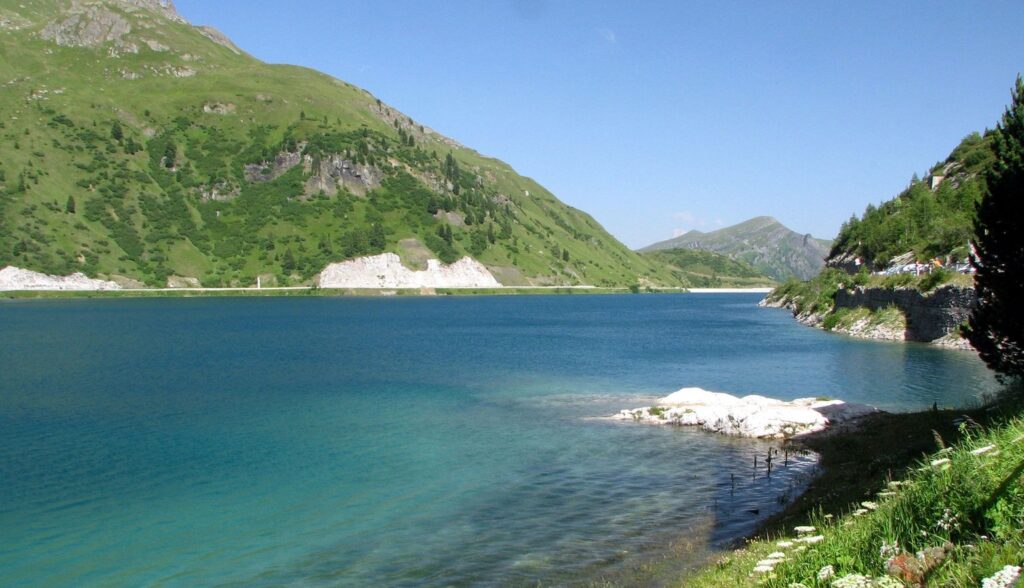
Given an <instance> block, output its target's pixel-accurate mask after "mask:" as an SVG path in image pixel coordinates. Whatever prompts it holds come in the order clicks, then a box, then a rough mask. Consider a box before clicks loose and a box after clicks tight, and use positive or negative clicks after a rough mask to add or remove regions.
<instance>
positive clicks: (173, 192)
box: [0, 0, 686, 287]
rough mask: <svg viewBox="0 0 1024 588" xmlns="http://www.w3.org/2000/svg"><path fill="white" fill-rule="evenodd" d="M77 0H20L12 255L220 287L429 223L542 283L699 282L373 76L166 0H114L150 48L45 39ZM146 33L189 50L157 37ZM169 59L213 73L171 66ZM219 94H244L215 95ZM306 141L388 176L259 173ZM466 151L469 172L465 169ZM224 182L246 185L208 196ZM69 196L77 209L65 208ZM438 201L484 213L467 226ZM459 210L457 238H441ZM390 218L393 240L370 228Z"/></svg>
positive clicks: (153, 281) (15, 44)
mask: <svg viewBox="0 0 1024 588" xmlns="http://www.w3.org/2000/svg"><path fill="white" fill-rule="evenodd" d="M67 9H68V7H67V3H62V2H61V3H59V2H54V1H49V0H42V1H39V2H33V3H17V2H14V1H13V0H0V12H2V13H3V14H4V15H5V16H7V17H13V16H16V17H18V18H19V19H25V20H26V21H27V22H28V23H29V26H27V27H26V28H23V29H21V30H16V31H4V32H3V34H2V35H0V55H3V59H0V79H2V80H4V81H5V82H8V81H10V83H8V84H7V85H6V86H5V88H4V92H3V93H0V122H2V126H0V174H2V178H3V179H0V267H2V266H4V265H8V264H10V265H16V266H19V267H24V268H26V269H32V270H36V271H43V272H46V273H52V274H60V275H65V274H68V273H71V272H73V271H82V272H84V273H86V274H88V275H90V276H96V277H108V276H112V275H124V276H127V277H131V278H134V279H137V280H140V281H142V282H145V283H146V284H147V285H150V286H162V285H164V283H165V282H166V277H167V276H168V275H178V276H184V277H193V278H197V279H199V280H200V281H201V282H202V283H203V285H206V286H240V285H249V284H251V283H252V282H253V281H254V280H255V277H256V276H257V275H261V276H273V277H274V281H275V282H276V283H277V284H280V285H296V284H302V283H305V282H307V281H308V280H309V278H310V277H311V276H312V275H314V274H315V273H316V272H318V271H320V270H321V269H322V268H323V266H325V265H326V264H327V263H330V262H334V261H341V260H343V259H346V258H351V257H355V256H359V255H366V254H372V253H379V252H382V251H396V250H399V249H400V247H399V242H400V241H401V240H403V239H416V240H417V241H418V242H419V243H421V244H423V245H426V246H428V247H430V248H431V249H433V251H432V253H433V254H434V256H435V257H440V258H445V257H448V258H455V257H461V256H462V255H466V254H470V255H472V256H473V257H474V258H476V259H478V260H479V261H481V262H482V263H484V264H486V265H489V266H492V267H496V268H515V269H516V270H517V272H518V275H520V276H522V280H521V281H522V282H525V283H527V284H531V285H578V284H591V285H596V286H608V287H622V286H626V285H628V284H641V285H643V286H681V285H686V284H684V283H682V282H680V280H679V278H678V276H677V275H675V274H674V273H673V271H672V270H671V269H670V268H668V267H667V266H666V265H665V264H663V263H660V262H657V261H654V260H650V259H647V258H644V257H642V256H640V255H639V254H637V253H635V252H633V251H630V250H629V249H628V248H627V247H625V246H624V245H622V244H621V243H619V242H618V241H617V240H616V239H615V238H614V237H612V236H611V235H609V234H608V233H607V232H606V231H605V230H604V229H603V228H602V227H601V226H600V224H598V223H597V222H596V221H595V220H594V219H593V218H592V217H590V216H589V215H588V214H586V213H584V212H582V211H580V210H577V209H574V208H572V207H569V206H566V205H565V204H564V203H562V202H560V201H559V200H558V199H557V198H555V196H554V195H552V194H551V193H550V192H548V191H547V190H545V189H544V188H543V187H542V186H540V185H538V184H537V183H536V182H534V181H532V180H530V179H529V178H525V177H523V176H520V175H518V174H517V173H516V172H515V171H514V170H513V169H512V168H511V167H509V166H508V165H507V164H505V163H503V162H501V161H499V160H496V159H492V158H487V157H483V156H481V155H480V154H479V153H476V152H475V151H473V150H472V149H469V148H465V147H461V146H458V145H456V144H454V143H453V142H450V141H449V140H448V139H446V138H444V137H441V136H439V135H436V134H433V133H429V132H427V130H425V129H421V125H420V123H419V122H418V121H409V120H408V118H407V117H405V116H404V115H401V114H400V113H397V112H394V111H393V110H391V109H389V108H388V107H387V105H384V104H381V103H379V102H378V101H377V99H376V98H375V97H373V96H372V95H371V94H370V93H368V92H366V91H364V90H361V89H359V88H355V87H353V86H351V85H349V84H346V83H344V82H341V81H339V80H335V79H332V78H330V77H328V76H326V75H323V74H320V73H317V72H314V71H312V70H309V69H306V68H301V67H294V66H285V65H269V64H265V63H261V62H259V61H257V60H255V59H253V58H252V57H250V56H248V55H244V54H243V55H238V54H235V53H233V52H231V51H230V50H229V49H227V48H225V47H222V46H220V45H218V44H216V43H213V42H212V41H210V40H209V39H207V38H206V37H204V36H203V35H201V34H200V33H199V32H198V31H197V30H196V29H195V28H193V27H191V26H188V25H185V24H178V23H171V22H168V21H166V20H163V19H160V18H159V17H156V16H154V15H151V14H149V13H148V11H147V10H138V11H135V12H133V13H127V12H123V11H121V10H120V9H118V8H116V7H115V8H113V10H115V11H121V12H122V16H123V17H124V18H126V19H127V20H128V21H129V22H131V23H132V24H133V26H132V32H131V33H130V34H129V35H128V36H127V37H126V39H125V40H126V41H127V42H130V43H134V44H136V45H138V46H139V47H140V49H139V51H138V53H136V54H132V53H126V54H124V55H121V56H120V57H117V58H111V57H109V52H110V50H111V49H112V45H111V44H110V43H108V44H105V45H102V46H99V47H95V48H69V47H58V46H57V45H55V44H53V43H51V42H49V41H46V40H43V39H42V38H40V37H39V34H38V33H39V31H40V30H41V29H42V28H43V27H45V26H46V25H47V24H48V23H50V22H52V21H55V20H59V19H62V18H63V17H62V16H61V13H62V12H63V11H66V10H67ZM16 20H17V19H16ZM143 20H145V21H148V22H147V23H143V22H142V21H143ZM144 25H145V26H144ZM146 40H156V41H159V42H160V43H161V44H163V45H165V46H168V47H170V48H171V50H170V51H166V52H154V51H150V50H149V49H148V47H146V45H145V41H146ZM185 55H189V56H191V57H190V58H189V59H188V60H186V59H185V57H184V56H185ZM167 67H172V68H185V67H187V68H190V69H192V70H194V71H195V72H196V74H195V75H194V76H191V77H185V78H177V77H174V76H171V75H168V74H166V73H157V72H163V71H165V69H166V68H167ZM123 72H131V73H134V74H139V75H141V77H140V78H138V79H126V78H125V77H124V76H123ZM215 102H216V103H221V104H228V103H230V104H232V105H234V107H235V110H234V112H233V113H231V114H229V115H221V114H216V113H209V112H205V111H204V106H205V105H208V104H211V103H215ZM382 111H384V113H383V114H382ZM115 122H116V123H117V124H118V125H120V128H121V129H122V134H123V136H122V137H120V138H117V137H115V136H114V135H115V133H113V127H114V123H115ZM396 123H397V124H396ZM410 134H411V135H412V136H413V137H414V145H413V146H411V147H410V146H409V145H408V144H407V142H405V140H403V137H406V138H407V137H408V136H409V135H410ZM303 142H308V144H307V146H306V151H305V155H306V156H308V157H309V158H310V160H309V161H308V163H310V165H312V164H313V162H315V161H319V160H321V159H323V158H325V157H330V156H340V157H342V158H344V159H346V161H350V162H352V163H358V164H360V165H364V164H365V165H369V166H370V167H372V168H373V169H374V170H375V172H376V173H377V174H378V176H379V180H380V184H381V185H380V186H379V187H377V188H375V189H373V190H371V191H369V192H367V193H364V192H366V191H365V190H361V189H356V187H353V189H352V190H351V191H346V190H338V191H337V192H333V191H328V192H327V193H325V194H323V195H320V194H318V193H315V192H314V191H312V190H310V189H308V188H307V186H306V182H307V181H308V180H309V179H310V178H311V177H312V176H313V175H314V173H313V170H312V169H310V170H306V169H305V168H304V166H303V165H300V166H297V167H296V168H293V169H292V171H290V172H288V173H286V174H284V175H283V176H281V177H278V178H276V179H274V180H272V181H270V182H260V181H249V180H247V179H246V177H245V174H244V169H245V166H246V165H247V164H261V163H262V162H264V161H271V160H273V158H274V156H275V155H277V154H278V153H280V152H282V151H289V150H292V151H294V150H296V149H297V145H299V144H302V143H303ZM169 143H170V144H173V145H174V146H175V149H174V160H173V165H174V168H173V169H171V170H169V169H168V167H167V163H168V161H169V160H167V159H165V155H166V153H167V145H168V144H169ZM449 154H451V155H452V157H453V158H454V161H455V162H456V164H457V168H458V169H457V171H456V172H455V174H454V175H452V177H451V178H448V177H447V176H446V175H445V174H446V172H445V169H446V168H445V159H446V157H447V156H448V155H449ZM449 180H450V182H451V185H450V187H449V184H448V181H449ZM212 186H221V187H222V188H223V189H224V190H223V191H226V192H230V193H233V194H237V196H236V197H235V198H234V199H233V200H231V201H208V200H206V199H204V198H203V193H204V190H208V189H209V188H210V187H212ZM69 196H71V197H73V198H74V200H75V203H76V211H75V212H74V213H73V214H72V213H68V212H65V210H64V207H65V203H66V201H67V199H68V197H69ZM434 207H439V208H441V209H444V210H448V211H451V212H455V213H458V214H459V215H461V216H462V217H463V218H465V217H468V216H470V215H471V216H472V217H474V218H475V219H476V221H477V222H476V223H475V224H473V225H469V226H457V225H449V224H448V222H447V221H445V220H439V219H436V218H434V216H433V215H432V214H431V213H430V211H431V210H433V209H434ZM444 226H448V228H450V229H451V232H452V239H451V241H452V242H451V244H450V245H447V246H439V245H438V239H437V231H438V229H439V228H441V227H444ZM378 229H382V232H383V235H380V237H381V238H380V239H368V238H367V237H368V236H369V235H370V234H371V233H372V232H373V231H374V230H378ZM489 232H490V234H491V235H490V236H493V238H488V236H489V235H488V233H489Z"/></svg>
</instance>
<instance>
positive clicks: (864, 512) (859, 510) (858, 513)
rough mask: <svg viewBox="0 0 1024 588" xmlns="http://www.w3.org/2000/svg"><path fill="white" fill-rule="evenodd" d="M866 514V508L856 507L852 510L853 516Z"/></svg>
mask: <svg viewBox="0 0 1024 588" xmlns="http://www.w3.org/2000/svg"><path fill="white" fill-rule="evenodd" d="M866 514H868V509H866V508H858V509H857V510H855V511H853V516H855V517H859V516H863V515H866Z"/></svg>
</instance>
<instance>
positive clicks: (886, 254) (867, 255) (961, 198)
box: [829, 133, 994, 269]
mask: <svg viewBox="0 0 1024 588" xmlns="http://www.w3.org/2000/svg"><path fill="white" fill-rule="evenodd" d="M990 143H991V140H990V137H989V136H988V135H985V136H982V135H979V134H978V133H972V134H971V135H968V136H967V137H966V138H965V139H964V140H963V141H961V143H960V145H958V146H957V148H956V149H954V150H953V152H952V153H950V155H949V157H947V158H946V160H945V161H941V162H939V163H937V164H935V165H934V166H933V167H932V169H931V171H930V172H929V175H928V176H927V177H925V178H924V179H923V180H922V179H918V178H917V177H916V176H915V177H914V179H913V180H911V183H910V186H909V187H907V189H906V190H904V191H903V192H901V193H900V194H899V195H898V196H896V197H895V198H893V199H892V200H889V201H887V202H885V203H883V204H882V205H880V206H877V207H876V206H875V205H873V204H869V205H868V207H867V209H866V210H865V211H864V214H863V215H861V217H860V218H858V217H856V216H854V217H852V218H850V220H849V221H847V222H846V223H845V224H844V225H843V227H842V229H841V230H840V232H839V236H838V237H836V241H835V244H834V245H833V247H832V251H831V252H830V253H829V258H830V260H840V259H843V258H851V257H860V258H861V259H863V260H865V261H866V262H867V263H868V264H869V265H871V266H873V267H875V268H879V269H880V268H883V267H885V266H886V265H887V264H888V263H889V261H890V260H891V259H892V258H893V257H896V256H898V255H902V254H904V253H908V252H912V253H914V256H915V257H917V258H918V259H919V260H927V259H931V258H934V257H937V256H950V257H952V258H954V259H957V260H963V259H966V258H967V254H968V247H967V242H968V240H970V239H972V238H973V237H974V233H973V223H974V208H975V206H976V205H977V203H978V202H979V201H980V200H981V197H982V195H983V194H984V193H985V179H984V173H983V172H984V171H985V170H986V169H988V167H989V166H991V165H992V163H993V161H994V155H993V154H992V150H991V145H990Z"/></svg>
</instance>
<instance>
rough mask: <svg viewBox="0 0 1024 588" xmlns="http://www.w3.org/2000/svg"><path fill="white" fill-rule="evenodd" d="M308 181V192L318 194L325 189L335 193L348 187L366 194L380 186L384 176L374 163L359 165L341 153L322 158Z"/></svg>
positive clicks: (326, 191)
mask: <svg viewBox="0 0 1024 588" xmlns="http://www.w3.org/2000/svg"><path fill="white" fill-rule="evenodd" d="M314 171H315V174H314V175H313V177H311V178H309V180H308V181H307V183H306V193H307V194H316V193H317V192H319V191H321V190H322V191H323V192H324V193H326V194H333V193H335V192H337V191H338V190H339V189H341V188H346V189H348V190H349V191H350V192H353V193H355V194H365V193H366V192H367V191H368V190H372V189H374V188H376V187H378V186H380V180H381V178H382V176H383V174H381V172H380V170H378V169H377V168H375V167H374V166H372V165H359V164H357V163H355V162H352V161H350V160H348V159H345V158H344V157H342V156H340V155H331V156H328V157H324V158H323V159H321V160H320V167H319V169H316V170H314Z"/></svg>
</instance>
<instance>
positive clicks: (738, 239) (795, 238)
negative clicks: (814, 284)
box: [638, 216, 831, 281]
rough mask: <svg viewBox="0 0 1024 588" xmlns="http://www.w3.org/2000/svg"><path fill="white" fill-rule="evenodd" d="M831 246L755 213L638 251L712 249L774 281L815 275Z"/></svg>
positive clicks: (653, 244)
mask: <svg viewBox="0 0 1024 588" xmlns="http://www.w3.org/2000/svg"><path fill="white" fill-rule="evenodd" d="M830 246H831V242H830V241H827V240H825V239H818V238H816V237H813V236H812V235H810V234H803V235H802V234H800V233H797V232H795V231H793V230H791V229H789V228H788V227H786V226H785V225H783V224H782V223H780V222H779V221H778V220H776V219H775V218H773V217H771V216H756V217H754V218H751V219H748V220H746V221H743V222H740V223H737V224H735V225H731V226H728V227H724V228H721V229H717V230H715V231H709V232H701V231H689V232H687V233H685V234H683V235H680V236H678V237H673V238H671V239H666V240H664V241H658V242H656V243H652V244H651V245H648V246H646V247H643V248H641V249H639V250H638V251H640V252H641V253H649V252H653V251H666V250H672V249H698V250H704V251H713V252H716V253H721V254H724V255H727V256H729V257H731V258H733V259H736V260H739V261H743V262H746V263H748V264H750V265H751V266H753V268H755V269H756V270H758V271H760V272H761V273H763V274H765V275H767V276H769V277H771V278H773V279H775V280H778V281H785V280H786V279H787V278H790V277H799V278H801V279H809V278H811V277H813V276H814V275H816V274H817V273H818V272H819V271H820V270H821V268H822V267H824V266H825V257H826V256H827V255H828V251H829V249H828V248H829V247H830Z"/></svg>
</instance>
